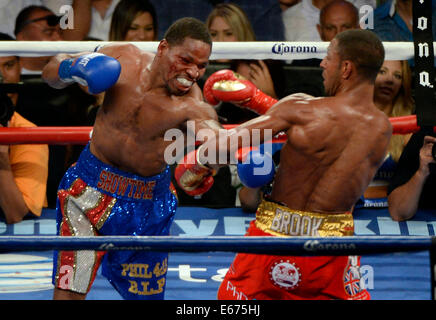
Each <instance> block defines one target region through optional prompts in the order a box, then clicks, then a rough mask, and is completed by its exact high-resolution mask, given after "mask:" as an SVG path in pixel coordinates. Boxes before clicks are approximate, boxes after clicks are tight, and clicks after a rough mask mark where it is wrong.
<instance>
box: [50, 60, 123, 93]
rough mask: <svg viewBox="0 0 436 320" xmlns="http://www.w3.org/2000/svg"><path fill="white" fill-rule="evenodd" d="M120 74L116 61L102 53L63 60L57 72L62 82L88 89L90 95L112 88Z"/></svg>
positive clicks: (119, 67) (118, 64)
mask: <svg viewBox="0 0 436 320" xmlns="http://www.w3.org/2000/svg"><path fill="white" fill-rule="evenodd" d="M120 73H121V65H120V63H119V62H118V60H117V59H115V58H112V57H109V56H106V55H104V54H102V53H90V54H85V55H82V56H80V57H78V58H71V59H65V60H63V61H62V62H61V64H60V66H59V70H58V75H59V78H60V79H61V80H62V81H64V82H77V83H79V84H81V85H83V86H86V87H88V91H89V93H91V94H98V93H102V92H104V91H106V90H107V89H109V88H110V87H112V86H113V85H114V84H115V83H116V82H117V81H118V78H119V76H120Z"/></svg>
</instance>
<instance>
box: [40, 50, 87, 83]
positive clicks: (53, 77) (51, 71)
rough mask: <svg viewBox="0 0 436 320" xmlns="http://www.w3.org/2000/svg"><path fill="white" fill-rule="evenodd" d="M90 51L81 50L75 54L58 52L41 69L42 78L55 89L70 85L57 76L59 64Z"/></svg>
mask: <svg viewBox="0 0 436 320" xmlns="http://www.w3.org/2000/svg"><path fill="white" fill-rule="evenodd" d="M87 53H90V52H81V53H76V54H66V53H60V54H57V55H56V56H54V57H53V58H51V59H50V61H49V62H48V63H47V64H46V65H45V67H44V69H43V70H42V79H43V80H44V81H45V82H47V84H48V85H49V86H50V87H53V88H55V89H63V88H66V87H68V86H69V85H70V83H67V82H64V81H62V80H61V79H60V78H59V74H58V71H59V65H60V64H61V62H62V61H63V60H65V59H70V58H76V57H80V56H81V55H83V54H87Z"/></svg>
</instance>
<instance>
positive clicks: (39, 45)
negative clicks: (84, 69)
mask: <svg viewBox="0 0 436 320" xmlns="http://www.w3.org/2000/svg"><path fill="white" fill-rule="evenodd" d="M109 43H116V42H102V41H38V42H36V41H0V56H10V55H15V56H22V57H37V56H52V55H55V54H57V53H78V52H83V51H94V49H95V48H96V47H97V46H101V45H106V44H109ZM119 43H125V42H119ZM131 43H133V44H134V45H136V46H137V47H138V48H140V49H142V50H144V51H148V52H153V53H154V52H156V50H157V46H158V44H159V42H156V41H151V42H150V41H140V42H131ZM328 45H329V42H261V41H255V42H214V43H213V48H212V55H211V57H210V59H211V60H216V59H259V60H263V59H274V60H301V59H310V58H319V59H322V58H324V56H325V55H326V54H327V47H328ZM383 45H384V47H385V50H386V60H408V59H410V58H413V56H414V46H413V42H383ZM433 47H434V48H435V52H436V42H434V43H433Z"/></svg>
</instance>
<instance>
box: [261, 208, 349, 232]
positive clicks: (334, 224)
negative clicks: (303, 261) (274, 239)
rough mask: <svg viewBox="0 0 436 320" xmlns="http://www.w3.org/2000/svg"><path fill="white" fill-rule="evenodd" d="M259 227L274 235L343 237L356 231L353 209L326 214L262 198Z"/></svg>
mask: <svg viewBox="0 0 436 320" xmlns="http://www.w3.org/2000/svg"><path fill="white" fill-rule="evenodd" d="M256 227H257V228H259V229H260V230H262V231H264V232H266V233H269V234H272V235H274V236H307V237H344V236H352V235H353V233H354V224H353V216H352V214H351V213H349V212H346V213H340V214H327V213H313V212H304V211H298V210H291V209H289V208H288V207H286V206H282V205H279V204H277V203H274V202H270V201H267V200H262V202H261V204H260V205H259V207H258V209H257V212H256Z"/></svg>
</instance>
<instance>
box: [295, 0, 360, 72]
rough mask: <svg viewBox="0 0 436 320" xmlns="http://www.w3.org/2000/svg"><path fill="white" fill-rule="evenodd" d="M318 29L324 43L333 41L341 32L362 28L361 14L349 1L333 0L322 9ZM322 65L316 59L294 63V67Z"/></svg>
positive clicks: (319, 60)
mask: <svg viewBox="0 0 436 320" xmlns="http://www.w3.org/2000/svg"><path fill="white" fill-rule="evenodd" d="M316 28H317V31H318V34H319V37H320V38H321V40H322V41H331V40H332V39H333V38H334V37H335V36H336V34H338V33H339V32H342V31H345V30H349V29H359V28H360V26H359V12H358V11H357V8H356V7H355V6H354V5H353V4H352V3H350V2H348V1H345V0H332V1H331V2H329V3H327V4H326V5H325V6H323V8H322V9H321V11H320V13H319V21H318V24H317V25H316ZM320 63H321V59H316V58H313V59H304V60H294V61H292V65H294V66H314V67H318V66H319V64H320Z"/></svg>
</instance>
